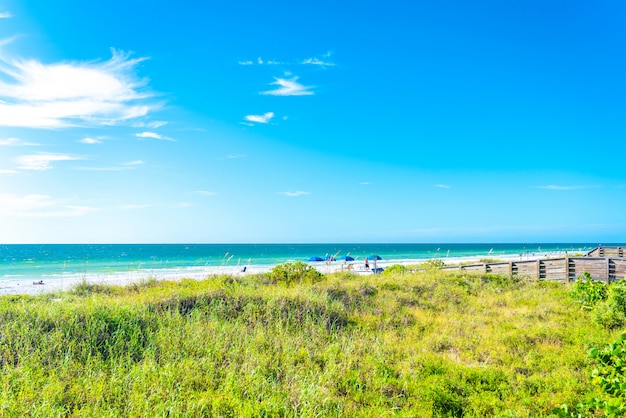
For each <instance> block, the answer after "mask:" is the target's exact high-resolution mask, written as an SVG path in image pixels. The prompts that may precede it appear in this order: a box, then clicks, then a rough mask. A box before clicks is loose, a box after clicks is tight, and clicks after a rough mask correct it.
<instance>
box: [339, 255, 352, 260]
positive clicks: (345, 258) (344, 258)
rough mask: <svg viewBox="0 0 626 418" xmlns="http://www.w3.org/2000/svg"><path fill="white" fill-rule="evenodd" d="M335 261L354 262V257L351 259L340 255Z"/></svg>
mask: <svg viewBox="0 0 626 418" xmlns="http://www.w3.org/2000/svg"><path fill="white" fill-rule="evenodd" d="M337 260H340V261H354V257H351V256H349V255H342V256H341V257H339V258H337Z"/></svg>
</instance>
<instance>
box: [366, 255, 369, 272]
mask: <svg viewBox="0 0 626 418" xmlns="http://www.w3.org/2000/svg"><path fill="white" fill-rule="evenodd" d="M365 270H367V271H370V260H369V259H368V258H367V257H365Z"/></svg>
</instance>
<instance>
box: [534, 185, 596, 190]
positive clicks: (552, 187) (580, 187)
mask: <svg viewBox="0 0 626 418" xmlns="http://www.w3.org/2000/svg"><path fill="white" fill-rule="evenodd" d="M592 187H597V186H559V185H555V184H548V185H546V186H536V188H537V189H544V190H580V189H589V188H592Z"/></svg>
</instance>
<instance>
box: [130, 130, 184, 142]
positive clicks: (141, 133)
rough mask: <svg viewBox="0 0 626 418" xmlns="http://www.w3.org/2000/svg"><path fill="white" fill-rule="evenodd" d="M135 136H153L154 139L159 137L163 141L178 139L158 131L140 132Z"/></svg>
mask: <svg viewBox="0 0 626 418" xmlns="http://www.w3.org/2000/svg"><path fill="white" fill-rule="evenodd" d="M135 136H136V137H137V138H152V139H159V140H161V141H176V140H175V139H173V138H170V137H167V136H164V135H161V134H158V133H156V132H140V133H137V134H135Z"/></svg>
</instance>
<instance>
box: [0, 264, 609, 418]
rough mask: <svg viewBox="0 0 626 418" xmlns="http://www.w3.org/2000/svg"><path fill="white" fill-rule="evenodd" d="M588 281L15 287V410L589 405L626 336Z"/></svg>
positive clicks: (8, 388)
mask: <svg viewBox="0 0 626 418" xmlns="http://www.w3.org/2000/svg"><path fill="white" fill-rule="evenodd" d="M574 287H575V285H574V284H571V283H570V284H567V283H556V282H547V281H543V282H542V281H531V280H528V279H524V278H518V277H504V276H495V275H484V274H483V275H473V274H466V273H463V272H458V271H457V272H444V271H442V270H440V269H438V268H436V267H435V266H431V267H428V268H425V269H423V270H419V271H411V270H410V269H406V268H395V269H388V271H385V272H384V274H383V275H375V276H358V275H352V274H345V273H337V274H333V275H321V274H319V273H317V272H316V271H314V270H312V269H309V268H307V267H306V266H304V265H298V263H297V264H296V265H283V266H279V267H277V268H275V269H274V270H273V271H272V272H271V273H267V274H264V275H255V276H246V277H242V278H234V277H210V278H208V279H207V280H201V281H196V280H182V281H177V282H168V281H154V280H147V281H144V282H142V283H139V284H134V285H129V286H126V287H115V286H103V285H95V284H87V283H83V284H81V285H80V286H78V287H76V288H75V289H74V290H73V291H70V292H65V293H50V294H44V295H41V296H37V297H34V296H21V295H12V296H4V297H1V298H0V386H1V391H0V416H33V417H36V416H41V417H51V416H85V417H92V416H94V417H95V416H97V417H106V416H109V417H119V416H134V417H139V416H144V417H145V416H150V417H153V416H168V417H185V416H187V417H199V416H215V417H241V416H243V417H248V416H249V417H264V416H268V417H277V416H285V417H296V416H297V417H314V416H315V417H326V416H330V417H340V416H341V417H346V416H347V417H371V416H405V417H415V416H417V417H421V416H426V417H428V416H466V417H484V416H506V417H527V416H546V415H551V414H557V415H567V414H573V413H572V412H571V411H570V410H568V409H567V407H562V406H561V405H570V407H569V408H570V409H571V410H573V409H574V408H575V405H577V404H579V402H586V401H587V400H589V399H593V398H594V397H596V398H597V397H598V396H601V394H602V392H601V390H600V389H599V388H597V385H596V386H594V383H593V381H592V379H591V374H592V372H593V369H594V363H593V361H592V359H590V357H589V353H590V350H591V351H593V350H595V349H596V348H602V347H606V346H607V345H608V344H609V343H610V342H611V341H613V340H614V339H615V338H616V337H617V335H618V334H617V332H618V329H617V328H616V327H609V326H606V324H603V323H602V322H601V321H597V320H594V318H595V317H594V315H596V316H597V314H594V312H593V311H592V310H590V309H585V308H584V306H587V305H584V304H583V305H581V301H580V299H581V298H580V297H577V295H578V296H580V292H578V293H577V292H576V291H575V289H574ZM594 289H595V288H594ZM581 306H582V307H581ZM579 409H580V407H579ZM587 411H589V409H587Z"/></svg>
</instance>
